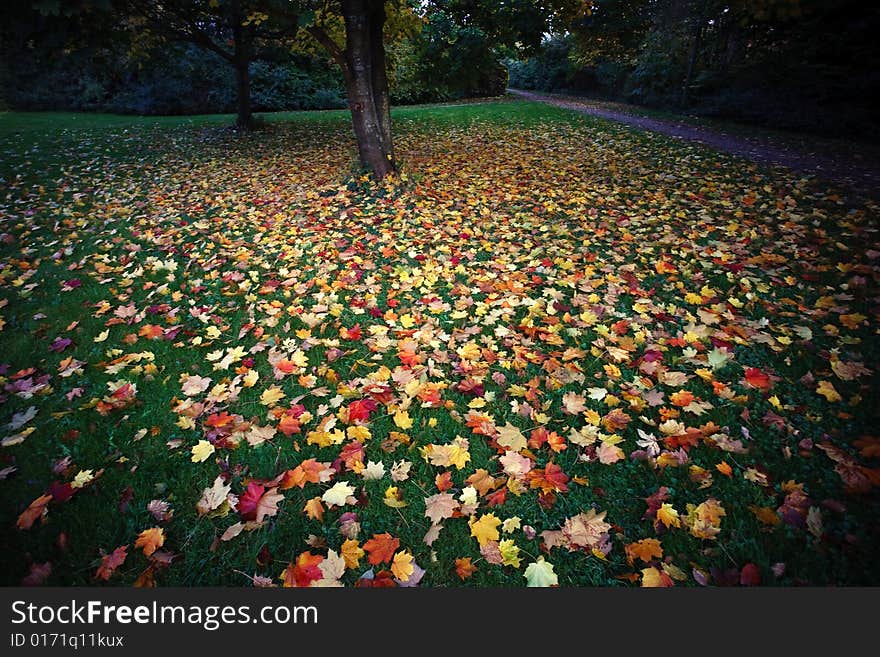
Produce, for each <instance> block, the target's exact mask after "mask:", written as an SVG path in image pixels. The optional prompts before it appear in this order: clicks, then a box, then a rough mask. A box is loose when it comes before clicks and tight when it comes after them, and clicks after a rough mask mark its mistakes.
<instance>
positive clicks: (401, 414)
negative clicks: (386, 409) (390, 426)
mask: <svg viewBox="0 0 880 657" xmlns="http://www.w3.org/2000/svg"><path fill="white" fill-rule="evenodd" d="M394 424H396V425H397V426H398V428H400V429H403V430H404V431H405V430H406V429H411V428H412V425H413V421H412V419H410V417H409V413H407V412H406V411H397V412H396V413H395V414H394Z"/></svg>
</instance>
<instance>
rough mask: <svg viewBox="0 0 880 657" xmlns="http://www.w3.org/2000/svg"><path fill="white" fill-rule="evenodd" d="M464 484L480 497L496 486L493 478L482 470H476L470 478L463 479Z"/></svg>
mask: <svg viewBox="0 0 880 657" xmlns="http://www.w3.org/2000/svg"><path fill="white" fill-rule="evenodd" d="M465 483H467V485H468V486H473V487H474V488H475V489H476V491H477V492H478V493H479V494H480V495H485V494H486V493H488V492H489V491H490V490H492V489H494V488H495V486H496V482H495V478H494V477H492V475H490V474H489V473H488V472H487V471H486V470H485V469H483V468H477V470H476V471H475V472H474V473H473V474H472V475H471V476H470V477H468V478H467V479H465Z"/></svg>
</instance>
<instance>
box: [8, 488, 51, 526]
mask: <svg viewBox="0 0 880 657" xmlns="http://www.w3.org/2000/svg"><path fill="white" fill-rule="evenodd" d="M51 501H52V496H51V495H40V496H39V497H38V498H37V499H35V500H34V501H33V502H31V503H30V505H28V508H26V509H25V510H24V511H22V512H21V515H20V516H18V521H17V522H16V523H15V524H16V526H17V527H18V528H19V529H30V528H31V527H33V525H34V523H35V522H36V521H37V518H41V517H42V516H44V515H46V514H47V513H48V511H47V509H46V505H47V504H49V502H51Z"/></svg>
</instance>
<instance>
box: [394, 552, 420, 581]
mask: <svg viewBox="0 0 880 657" xmlns="http://www.w3.org/2000/svg"><path fill="white" fill-rule="evenodd" d="M413 566H414V564H413V556H412V554H410V553H409V552H397V553H396V554H395V555H394V559H393V560H392V562H391V572H392V573H393V574H394V576H395V577H396V578H397V579H400V580H404V581H406V580H408V579H409V578H410V577H412V575H413V573H414V572H415V568H414V567H413Z"/></svg>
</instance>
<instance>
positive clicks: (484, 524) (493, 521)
mask: <svg viewBox="0 0 880 657" xmlns="http://www.w3.org/2000/svg"><path fill="white" fill-rule="evenodd" d="M500 524H501V520H500V519H499V518H497V517H496V516H495V514H492V513H487V514H486V515H483V516H480V518H479V520H476V521H473V522H472V523H471V536H473V537H475V538H476V539H477V542H478V543H479V544H480V545H481V546H482V545H485V544H486V543H488V542H489V541H497V540H498V539H499V537H500V534H499V533H498V525H500Z"/></svg>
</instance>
